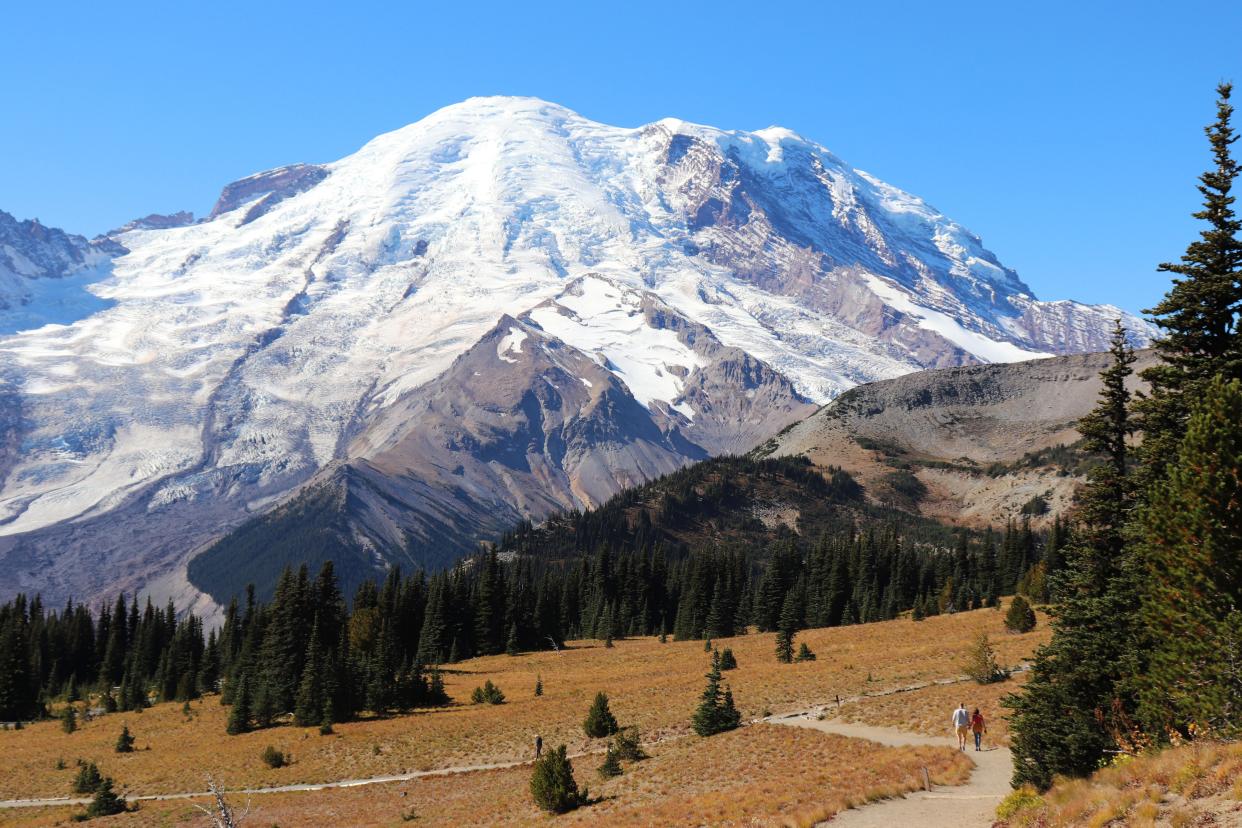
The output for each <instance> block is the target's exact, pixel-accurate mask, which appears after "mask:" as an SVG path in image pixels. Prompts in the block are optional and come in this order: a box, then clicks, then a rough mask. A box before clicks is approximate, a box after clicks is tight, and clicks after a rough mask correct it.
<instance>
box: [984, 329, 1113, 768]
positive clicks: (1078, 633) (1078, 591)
mask: <svg viewBox="0 0 1242 828" xmlns="http://www.w3.org/2000/svg"><path fill="white" fill-rule="evenodd" d="M1110 350H1111V353H1112V356H1113V360H1112V364H1111V365H1110V366H1109V367H1108V368H1106V369H1105V370H1104V371H1103V372H1102V373H1101V379H1102V380H1103V387H1102V388H1101V390H1100V396H1099V401H1098V402H1097V404H1096V407H1095V408H1094V409H1093V410H1092V411H1091V413H1090V414H1088V415H1087V416H1086V417H1084V418H1083V419H1082V420H1081V421H1080V422H1079V426H1078V427H1079V431H1080V432H1081V433H1082V434H1083V436H1084V438H1085V442H1086V447H1087V449H1088V450H1089V451H1091V452H1093V453H1095V454H1097V455H1099V456H1100V457H1102V459H1103V462H1101V463H1100V464H1098V465H1096V466H1095V467H1093V468H1092V469H1091V471H1090V473H1089V474H1088V478H1087V484H1086V485H1085V486H1084V487H1083V488H1082V489H1081V490H1080V491H1079V493H1078V495H1077V498H1076V500H1075V505H1076V507H1077V514H1078V523H1077V525H1076V527H1075V531H1074V536H1073V542H1072V543H1070V544H1069V546H1068V547H1067V548H1066V562H1065V569H1064V571H1063V572H1062V573H1061V574H1060V576H1059V577H1058V578H1057V579H1056V581H1055V585H1054V589H1055V591H1056V592H1057V594H1058V595H1059V596H1060V599H1061V600H1060V603H1059V605H1058V606H1057V607H1056V608H1055V613H1054V618H1053V622H1052V626H1053V636H1052V641H1051V642H1050V643H1049V644H1048V646H1046V647H1043V648H1041V649H1040V651H1039V652H1038V653H1037V655H1036V658H1035V664H1034V666H1033V669H1032V671H1031V677H1030V680H1029V681H1028V682H1027V686H1026V691H1025V692H1024V693H1022V694H1021V695H1015V696H1009V697H1007V698H1006V700H1005V704H1006V705H1007V706H1009V707H1010V708H1012V709H1013V710H1014V715H1013V716H1012V718H1011V722H1010V729H1011V732H1012V733H1013V753H1014V760H1015V761H1014V784H1015V785H1022V784H1032V785H1034V786H1036V787H1037V788H1040V789H1044V788H1047V787H1048V786H1049V785H1051V784H1052V779H1053V777H1054V776H1055V775H1057V774H1064V775H1068V776H1085V775H1087V774H1089V773H1091V772H1093V771H1094V770H1096V769H1097V768H1098V767H1099V766H1100V761H1101V759H1103V758H1104V757H1105V756H1107V755H1109V754H1108V751H1109V750H1115V749H1117V748H1118V738H1119V734H1120V733H1121V732H1122V731H1123V730H1125V729H1126V728H1127V727H1128V724H1127V722H1128V720H1129V718H1130V716H1131V715H1132V713H1133V710H1134V698H1133V694H1132V692H1131V691H1130V690H1129V689H1127V686H1126V681H1127V679H1128V677H1129V676H1130V675H1133V674H1134V672H1135V667H1134V658H1135V650H1136V646H1135V639H1134V630H1135V627H1136V620H1137V619H1136V617H1135V613H1136V605H1137V589H1136V585H1135V577H1134V569H1135V565H1134V561H1133V556H1132V555H1130V554H1129V553H1128V551H1127V548H1126V543H1125V541H1126V537H1125V531H1126V522H1127V520H1128V518H1129V512H1130V509H1131V506H1132V504H1133V484H1132V481H1131V479H1130V474H1129V466H1128V456H1129V449H1128V442H1127V441H1128V438H1129V436H1130V434H1131V432H1132V430H1133V429H1132V426H1131V423H1130V418H1129V412H1128V404H1129V401H1130V394H1129V392H1128V391H1127V390H1126V384H1125V383H1126V378H1127V377H1128V376H1129V375H1130V373H1131V369H1130V366H1131V364H1132V363H1133V362H1134V354H1133V353H1132V351H1131V350H1130V348H1129V346H1128V344H1127V342H1126V337H1125V331H1124V329H1123V328H1122V327H1121V325H1120V323H1118V324H1117V326H1116V328H1115V329H1114V332H1113V338H1112V345H1111V349H1110Z"/></svg>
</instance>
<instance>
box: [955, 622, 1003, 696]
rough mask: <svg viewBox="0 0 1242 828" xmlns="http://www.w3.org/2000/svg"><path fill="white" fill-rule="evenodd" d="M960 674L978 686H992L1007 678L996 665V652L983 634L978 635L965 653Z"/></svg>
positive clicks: (986, 635)
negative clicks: (962, 673)
mask: <svg viewBox="0 0 1242 828" xmlns="http://www.w3.org/2000/svg"><path fill="white" fill-rule="evenodd" d="M962 672H964V673H965V674H966V675H967V676H969V677H970V678H972V679H974V680H975V681H976V682H978V683H979V684H994V683H996V682H998V681H1004V680H1005V679H1007V678H1009V674H1008V673H1007V672H1005V671H1004V670H1002V669H1001V668H1000V665H998V664H997V663H996V652H995V651H994V650H993V649H992V642H991V641H990V640H989V639H988V634H987V633H985V632H981V633H979V637H978V638H976V639H975V643H974V644H973V645H971V648H970V650H969V651H968V652H967V653H966V660H965V662H963V664H962Z"/></svg>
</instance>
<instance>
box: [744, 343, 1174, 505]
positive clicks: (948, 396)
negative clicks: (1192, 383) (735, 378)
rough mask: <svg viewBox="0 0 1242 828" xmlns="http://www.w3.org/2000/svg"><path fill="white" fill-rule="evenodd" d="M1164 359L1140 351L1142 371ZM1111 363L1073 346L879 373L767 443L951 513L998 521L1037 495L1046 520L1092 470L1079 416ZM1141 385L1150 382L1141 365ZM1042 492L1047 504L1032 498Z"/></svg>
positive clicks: (881, 491)
mask: <svg viewBox="0 0 1242 828" xmlns="http://www.w3.org/2000/svg"><path fill="white" fill-rule="evenodd" d="M1154 361H1155V356H1154V354H1153V352H1151V351H1146V350H1144V351H1140V352H1138V361H1137V363H1136V366H1135V370H1136V372H1137V371H1140V370H1142V369H1143V368H1144V367H1146V366H1148V365H1150V364H1151V363H1152V362H1154ZM1109 364H1110V356H1109V355H1108V354H1106V353H1096V354H1073V355H1069V356H1059V357H1052V358H1049V359H1041V360H1033V361H1030V362H1021V363H1012V364H1006V365H987V366H969V367H961V368H946V369H942V370H935V371H923V372H920V373H917V374H910V375H907V376H904V377H899V378H897V379H893V380H886V381H882V382H876V383H872V384H870V385H865V386H861V387H859V388H855V389H852V390H851V391H849V392H847V393H845V394H843V395H841V396H840V397H838V398H837V399H836V400H834V401H833V402H832V403H830V404H828V405H826V406H824V407H823V408H821V409H820V410H819V411H817V412H816V413H815V414H814V415H812V416H810V417H808V418H806V419H805V420H802V421H801V422H798V423H795V424H794V425H792V426H790V427H789V428H787V429H785V430H784V431H783V432H781V433H780V434H778V435H777V436H776V437H774V438H772V439H771V440H769V441H767V442H765V443H764V444H763V445H762V446H760V447H759V448H758V449H756V453H757V454H758V455H760V456H773V457H783V456H789V455H804V456H806V457H808V458H809V459H810V460H811V461H812V462H813V463H815V464H817V465H829V464H833V465H837V466H841V467H844V468H845V469H847V470H848V471H850V472H851V473H852V474H854V475H855V476H856V477H857V478H858V479H859V481H860V482H862V483H863V485H864V487H865V488H866V489H867V491H868V493H869V494H871V495H872V496H873V497H875V498H877V499H880V500H892V501H896V502H898V503H900V504H901V505H903V506H906V507H908V508H913V509H915V510H918V511H921V512H922V513H924V514H926V515H929V516H931V517H935V518H938V519H940V520H944V521H949V522H954V523H958V522H960V523H965V524H971V525H976V526H985V525H989V524H992V525H995V524H996V523H997V521H998V519H1003V518H1004V517H1012V518H1018V517H1019V516H1020V514H1021V513H1022V509H1023V507H1028V513H1029V514H1031V515H1032V516H1033V517H1034V519H1035V520H1036V522H1039V521H1040V519H1041V518H1040V516H1041V515H1045V514H1046V515H1047V517H1048V518H1049V519H1050V518H1051V517H1052V515H1054V514H1057V513H1062V514H1063V513H1064V511H1065V509H1067V508H1068V507H1069V506H1070V502H1071V500H1072V497H1073V494H1074V490H1075V488H1076V487H1077V485H1078V484H1079V483H1080V482H1081V480H1082V476H1083V473H1084V468H1083V462H1084V461H1085V459H1086V458H1085V455H1083V454H1081V452H1078V451H1077V450H1076V448H1075V444H1076V443H1077V442H1078V441H1079V439H1080V435H1079V433H1078V431H1077V424H1078V420H1079V419H1080V418H1081V417H1083V416H1085V415H1086V414H1087V413H1088V412H1089V411H1090V410H1091V409H1092V408H1093V407H1094V406H1095V404H1096V400H1097V395H1098V393H1099V390H1100V372H1101V371H1102V370H1104V369H1105V368H1106V367H1108V365H1109ZM1130 387H1131V389H1132V390H1134V389H1138V388H1140V387H1141V383H1140V382H1139V380H1138V379H1137V377H1132V378H1131V380H1130ZM911 477H913V478H915V479H917V483H915V484H911V483H910V478H911ZM920 487H921V488H920ZM1034 498H1040V499H1042V500H1044V501H1045V502H1046V503H1047V507H1046V508H1032V507H1031V506H1028V504H1031V502H1032V499H1034Z"/></svg>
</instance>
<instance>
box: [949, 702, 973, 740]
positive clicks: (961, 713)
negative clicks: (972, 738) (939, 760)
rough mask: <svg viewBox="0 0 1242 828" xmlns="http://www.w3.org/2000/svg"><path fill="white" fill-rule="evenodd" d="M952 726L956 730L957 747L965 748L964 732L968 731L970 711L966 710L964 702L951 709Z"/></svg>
mask: <svg viewBox="0 0 1242 828" xmlns="http://www.w3.org/2000/svg"><path fill="white" fill-rule="evenodd" d="M953 727H954V728H955V729H956V730H957V749H958V750H965V749H966V734H967V733H968V732H970V713H969V711H967V710H966V702H962V703H961V706H960V707H958V708H957V710H954V711H953Z"/></svg>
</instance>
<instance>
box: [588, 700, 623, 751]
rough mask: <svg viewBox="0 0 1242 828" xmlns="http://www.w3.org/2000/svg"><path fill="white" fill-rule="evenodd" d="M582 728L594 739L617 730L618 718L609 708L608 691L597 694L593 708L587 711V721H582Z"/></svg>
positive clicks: (592, 704) (609, 734)
mask: <svg viewBox="0 0 1242 828" xmlns="http://www.w3.org/2000/svg"><path fill="white" fill-rule="evenodd" d="M582 729H583V730H585V731H586V735H588V736H590V737H591V738H592V739H602V738H603V737H605V736H611V735H612V734H614V733H616V732H617V729H618V728H617V718H616V717H615V716H613V715H612V710H610V709H609V708H608V695H607V694H606V693H602V692H601V693H596V694H595V701H593V702H592V703H591V709H590V710H588V711H587V717H586V721H584V722H583V723H582Z"/></svg>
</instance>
